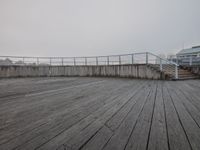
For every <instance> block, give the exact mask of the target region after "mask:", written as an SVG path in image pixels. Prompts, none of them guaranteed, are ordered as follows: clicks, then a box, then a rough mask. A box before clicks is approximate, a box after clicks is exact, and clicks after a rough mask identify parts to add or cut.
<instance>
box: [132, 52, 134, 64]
mask: <svg viewBox="0 0 200 150" xmlns="http://www.w3.org/2000/svg"><path fill="white" fill-rule="evenodd" d="M133 64H134V54H132V65H133Z"/></svg>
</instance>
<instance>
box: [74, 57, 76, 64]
mask: <svg viewBox="0 0 200 150" xmlns="http://www.w3.org/2000/svg"><path fill="white" fill-rule="evenodd" d="M74 66H76V57H74Z"/></svg>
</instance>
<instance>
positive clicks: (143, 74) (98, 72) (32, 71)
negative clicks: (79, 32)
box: [0, 64, 165, 79]
mask: <svg viewBox="0 0 200 150" xmlns="http://www.w3.org/2000/svg"><path fill="white" fill-rule="evenodd" d="M57 76H66V77H73V76H85V77H87V76H98V77H130V78H144V79H165V76H164V75H163V74H162V73H161V72H159V71H156V70H154V69H153V68H151V67H149V66H147V65H145V64H135V65H109V66H0V77H1V78H6V77H57Z"/></svg>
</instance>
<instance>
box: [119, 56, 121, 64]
mask: <svg viewBox="0 0 200 150" xmlns="http://www.w3.org/2000/svg"><path fill="white" fill-rule="evenodd" d="M119 65H121V56H120V55H119Z"/></svg>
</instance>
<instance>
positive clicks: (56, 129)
mask: <svg viewBox="0 0 200 150" xmlns="http://www.w3.org/2000/svg"><path fill="white" fill-rule="evenodd" d="M118 90H119V89H118ZM100 96H101V95H100ZM100 96H99V97H100ZM106 96H107V97H108V96H109V95H106ZM101 97H102V96H101ZM102 98H103V99H102V100H104V98H105V97H102ZM95 99H98V100H100V99H99V98H98V97H96V98H95ZM90 101H91V100H90ZM86 102H87V101H86ZM100 102H101V101H100ZM98 103H99V102H98V101H95V103H93V104H92V105H91V106H90V105H88V106H87V107H88V108H87V107H86V108H83V109H80V108H78V107H77V108H76V109H75V111H77V112H78V113H80V114H79V115H78V114H77V113H75V111H72V112H71V114H73V115H71V116H69V115H68V114H67V116H63V117H64V118H63V117H62V118H60V119H61V120H60V121H62V122H61V123H62V124H59V122H60V121H58V119H56V120H55V121H54V122H55V123H54V124H52V122H50V123H49V124H48V125H45V126H42V127H41V128H39V129H37V130H34V131H31V132H32V133H30V132H28V133H27V136H25V135H23V136H22V137H21V138H19V137H18V138H17V139H15V142H14V141H10V142H9V143H8V144H7V146H9V147H10V146H12V145H13V143H18V144H19V141H18V139H20V141H23V140H22V138H23V139H24V140H28V139H32V138H33V137H34V136H35V137H37V139H35V140H34V141H29V142H28V143H29V144H30V145H32V144H33V145H34V143H36V144H35V146H37V144H39V143H41V142H42V141H44V140H48V138H50V137H51V136H53V135H54V134H56V133H57V132H59V131H60V130H61V131H62V130H63V128H67V127H69V126H70V125H71V124H73V123H74V121H78V120H79V119H81V118H83V117H84V116H87V114H88V113H89V112H92V111H94V110H95V109H97V108H98V107H99V105H100V103H99V104H98ZM97 104H98V105H97ZM102 104H104V103H103V102H102ZM84 110H86V111H87V112H85V113H84ZM74 113H75V114H74ZM64 120H66V121H67V122H64ZM52 127H53V128H52ZM51 128H52V129H53V131H52V132H50V133H49V131H51V130H52V129H51ZM50 129H51V130H50ZM45 132H47V133H48V134H47V135H46V136H47V137H48V138H44V136H45V134H44V133H45ZM31 134H32V136H33V137H32V136H30V135H31ZM36 135H40V137H41V139H40V137H38V136H36ZM38 140H40V141H38ZM37 141H38V142H37ZM11 143H12V144H11ZM26 144H27V143H26Z"/></svg>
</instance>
